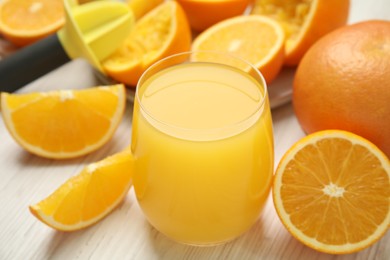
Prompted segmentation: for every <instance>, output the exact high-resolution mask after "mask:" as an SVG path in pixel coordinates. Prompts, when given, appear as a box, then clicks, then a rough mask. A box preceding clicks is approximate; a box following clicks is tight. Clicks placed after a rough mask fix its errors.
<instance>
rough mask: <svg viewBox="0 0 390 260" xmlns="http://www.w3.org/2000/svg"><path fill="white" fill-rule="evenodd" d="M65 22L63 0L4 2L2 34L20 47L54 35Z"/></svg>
mask: <svg viewBox="0 0 390 260" xmlns="http://www.w3.org/2000/svg"><path fill="white" fill-rule="evenodd" d="M64 22H65V11H64V7H63V3H62V0H2V1H1V2H0V32H1V33H2V34H3V35H4V37H6V38H7V39H8V40H9V41H11V42H12V43H14V44H15V45H18V46H25V45H28V44H31V43H33V42H35V41H37V40H39V39H42V38H44V37H46V36H47V35H49V34H52V33H54V32H55V31H57V30H58V29H60V28H61V27H62V25H63V24H64Z"/></svg>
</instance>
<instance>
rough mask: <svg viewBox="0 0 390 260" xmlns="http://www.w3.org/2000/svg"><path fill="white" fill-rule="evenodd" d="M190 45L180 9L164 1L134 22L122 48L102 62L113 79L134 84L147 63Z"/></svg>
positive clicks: (184, 18)
mask: <svg viewBox="0 0 390 260" xmlns="http://www.w3.org/2000/svg"><path fill="white" fill-rule="evenodd" d="M190 46H191V30H190V27H189V25H188V21H187V18H186V16H185V14H184V12H183V10H182V8H181V7H180V5H179V4H177V3H176V2H175V1H168V2H164V3H162V4H161V5H159V6H157V7H156V8H154V9H153V10H152V11H150V12H149V13H147V14H146V15H144V16H143V17H142V18H141V19H140V20H139V21H138V22H137V23H136V24H135V27H134V29H133V30H132V32H131V33H130V35H129V37H128V38H127V40H126V42H125V43H124V44H123V45H122V47H120V48H119V49H118V50H117V51H116V52H115V53H114V54H112V55H111V56H110V57H108V58H107V59H105V60H104V61H103V68H104V70H105V71H106V73H107V74H108V75H109V76H110V77H112V78H113V79H115V80H117V81H119V82H121V83H125V84H127V85H128V86H131V87H135V86H136V85H137V82H138V79H139V78H140V77H141V75H142V73H143V72H144V71H145V70H146V69H147V68H148V67H149V66H150V65H152V64H153V63H155V62H156V61H157V60H159V59H161V58H164V57H167V56H169V55H172V54H175V53H179V52H183V51H188V50H189V49H190Z"/></svg>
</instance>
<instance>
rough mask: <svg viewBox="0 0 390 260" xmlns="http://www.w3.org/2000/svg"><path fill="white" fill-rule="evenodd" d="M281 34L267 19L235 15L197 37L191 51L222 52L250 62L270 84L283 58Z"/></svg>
mask: <svg viewBox="0 0 390 260" xmlns="http://www.w3.org/2000/svg"><path fill="white" fill-rule="evenodd" d="M284 41H285V37H284V33H283V29H282V27H281V26H280V25H279V23H277V22H275V21H274V20H272V19H271V18H268V17H265V16H260V15H250V16H237V17H234V18H230V19H227V20H224V21H222V22H219V23H217V24H215V25H213V26H211V27H210V28H208V29H207V30H205V31H203V32H202V33H201V34H199V35H198V36H197V37H196V38H195V40H194V42H193V44H192V50H193V51H209V50H213V51H222V52H229V53H231V54H233V55H235V56H238V57H241V58H242V59H244V60H246V61H248V62H250V63H252V64H253V65H254V66H255V67H257V68H258V69H259V70H260V71H261V73H262V74H263V76H264V78H265V80H266V81H267V83H270V82H271V81H272V80H273V79H274V78H275V77H276V76H277V74H278V73H279V71H280V69H281V67H282V65H283V58H284Z"/></svg>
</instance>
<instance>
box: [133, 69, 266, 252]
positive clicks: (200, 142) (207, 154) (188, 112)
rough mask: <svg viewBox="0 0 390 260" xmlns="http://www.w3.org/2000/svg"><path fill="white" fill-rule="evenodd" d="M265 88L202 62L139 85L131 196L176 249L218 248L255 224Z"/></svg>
mask: <svg viewBox="0 0 390 260" xmlns="http://www.w3.org/2000/svg"><path fill="white" fill-rule="evenodd" d="M264 88H265V87H264V86H262V85H261V83H259V82H257V81H256V80H255V79H254V78H253V77H251V76H249V75H248V74H247V73H244V72H242V71H241V70H239V69H235V68H233V67H230V66H226V65H221V64H216V63H203V62H194V63H183V64H179V65H175V66H172V67H169V68H166V69H164V70H161V71H159V72H157V73H155V74H154V75H152V76H151V77H150V78H148V79H146V80H145V82H143V83H142V85H139V87H138V90H137V97H136V98H137V100H136V102H135V108H134V117H133V137H132V152H133V155H134V158H135V175H134V188H135V192H136V196H137V199H138V201H139V204H140V206H141V208H142V210H143V212H144V214H145V216H146V217H147V219H148V220H149V222H150V223H151V224H152V225H153V226H154V227H155V228H157V229H158V230H159V231H161V232H162V233H164V234H165V235H167V236H168V237H170V238H172V239H174V240H176V241H179V242H183V243H188V244H197V245H199V244H200V245H202V244H217V243H222V242H224V241H228V240H231V239H233V238H235V237H237V236H239V235H240V234H242V233H243V232H245V231H246V230H248V229H249V228H250V227H251V226H252V225H253V223H254V222H255V221H256V220H257V218H258V216H259V213H260V211H261V208H262V206H263V204H264V202H265V200H266V198H267V196H268V194H269V190H270V185H271V179H272V171H273V137H272V123H271V115H270V109H269V103H268V98H266V94H265V93H266V92H265V91H264Z"/></svg>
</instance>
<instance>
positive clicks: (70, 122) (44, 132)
mask: <svg viewBox="0 0 390 260" xmlns="http://www.w3.org/2000/svg"><path fill="white" fill-rule="evenodd" d="M125 104H126V96H125V88H124V86H123V85H113V86H108V87H95V88H89V89H85V90H59V91H51V92H39V93H29V94H8V93H2V94H1V110H2V111H1V112H2V115H3V120H4V122H5V125H6V126H7V129H8V131H9V132H10V133H11V135H12V137H13V138H14V139H15V140H16V142H18V143H19V144H20V145H21V146H22V147H24V148H25V149H26V150H27V151H29V152H31V153H33V154H36V155H39V156H42V157H46V158H57V159H65V158H73V157H77V156H81V155H85V154H87V153H90V152H92V151H94V150H96V149H98V148H99V147H101V146H102V145H104V144H105V143H106V142H108V140H109V139H110V138H111V136H112V135H113V134H114V132H115V130H116V128H117V127H118V125H119V123H120V121H121V119H122V116H123V112H124V109H125Z"/></svg>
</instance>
